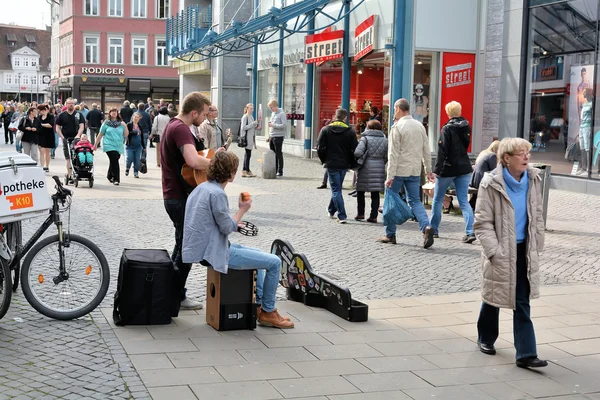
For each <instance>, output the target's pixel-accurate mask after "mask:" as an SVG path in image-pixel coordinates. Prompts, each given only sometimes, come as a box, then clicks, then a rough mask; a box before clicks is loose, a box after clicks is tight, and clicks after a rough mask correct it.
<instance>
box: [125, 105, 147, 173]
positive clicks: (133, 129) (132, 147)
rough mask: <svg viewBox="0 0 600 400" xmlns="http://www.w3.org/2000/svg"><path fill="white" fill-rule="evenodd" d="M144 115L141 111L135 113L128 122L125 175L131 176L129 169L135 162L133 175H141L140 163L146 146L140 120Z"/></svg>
mask: <svg viewBox="0 0 600 400" xmlns="http://www.w3.org/2000/svg"><path fill="white" fill-rule="evenodd" d="M141 120H142V116H141V114H140V113H139V112H136V113H135V114H133V117H131V122H130V123H128V124H127V130H128V131H129V135H128V136H127V140H126V142H125V152H126V161H125V176H129V169H130V168H131V165H132V164H133V176H134V178H139V177H140V163H141V160H142V149H143V148H144V139H143V136H142V135H143V133H142V127H141V126H140V121H141Z"/></svg>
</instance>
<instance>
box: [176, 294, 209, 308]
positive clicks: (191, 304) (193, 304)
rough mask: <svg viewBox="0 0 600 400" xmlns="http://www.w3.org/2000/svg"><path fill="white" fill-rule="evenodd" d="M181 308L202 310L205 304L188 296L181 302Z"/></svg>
mask: <svg viewBox="0 0 600 400" xmlns="http://www.w3.org/2000/svg"><path fill="white" fill-rule="evenodd" d="M180 308H181V309H182V310H202V309H203V308H204V304H202V302H200V301H196V300H192V299H190V298H189V297H186V298H185V299H184V300H183V301H182V302H181V304H180Z"/></svg>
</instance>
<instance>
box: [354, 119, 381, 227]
mask: <svg viewBox="0 0 600 400" xmlns="http://www.w3.org/2000/svg"><path fill="white" fill-rule="evenodd" d="M354 157H356V159H357V160H358V164H359V165H358V171H357V175H358V177H357V181H356V200H357V202H358V207H357V214H356V217H354V219H355V220H357V221H363V220H364V219H365V193H366V192H369V193H371V212H370V214H369V218H367V222H372V223H377V210H378V209H379V200H380V196H379V193H380V192H383V191H384V189H385V187H384V182H385V164H386V163H387V158H388V140H387V138H386V137H385V134H384V133H383V131H382V130H381V122H379V121H378V120H376V119H372V120H370V121H369V122H368V123H367V129H366V130H365V131H364V132H363V134H362V136H361V138H360V140H359V141H358V146H357V147H356V150H354Z"/></svg>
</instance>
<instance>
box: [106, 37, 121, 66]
mask: <svg viewBox="0 0 600 400" xmlns="http://www.w3.org/2000/svg"><path fill="white" fill-rule="evenodd" d="M108 63H109V64H123V38H122V37H118V38H116V37H109V38H108Z"/></svg>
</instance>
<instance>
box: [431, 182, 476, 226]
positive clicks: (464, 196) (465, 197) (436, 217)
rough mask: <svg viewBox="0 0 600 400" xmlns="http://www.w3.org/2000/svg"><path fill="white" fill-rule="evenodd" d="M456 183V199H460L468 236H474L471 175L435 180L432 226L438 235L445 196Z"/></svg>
mask: <svg viewBox="0 0 600 400" xmlns="http://www.w3.org/2000/svg"><path fill="white" fill-rule="evenodd" d="M453 182H454V188H455V189H456V197H457V198H458V204H459V205H460V209H461V211H462V215H463V218H464V219H465V224H466V228H465V231H466V234H467V235H472V234H474V231H473V222H474V221H475V217H474V215H473V209H472V208H471V204H469V182H471V174H466V175H461V176H453V177H448V178H442V177H439V176H438V177H437V178H436V180H435V191H434V195H433V204H432V206H431V226H433V231H434V233H436V234H437V233H438V228H439V227H440V221H441V220H442V205H443V204H444V195H445V194H446V190H448V186H450V184H451V183H453Z"/></svg>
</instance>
